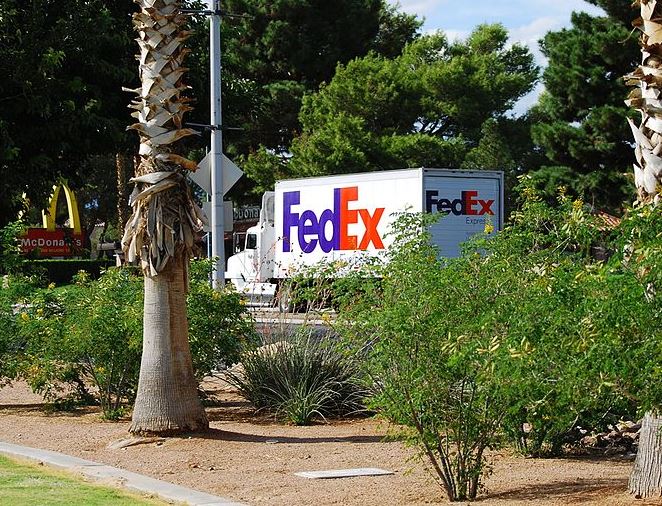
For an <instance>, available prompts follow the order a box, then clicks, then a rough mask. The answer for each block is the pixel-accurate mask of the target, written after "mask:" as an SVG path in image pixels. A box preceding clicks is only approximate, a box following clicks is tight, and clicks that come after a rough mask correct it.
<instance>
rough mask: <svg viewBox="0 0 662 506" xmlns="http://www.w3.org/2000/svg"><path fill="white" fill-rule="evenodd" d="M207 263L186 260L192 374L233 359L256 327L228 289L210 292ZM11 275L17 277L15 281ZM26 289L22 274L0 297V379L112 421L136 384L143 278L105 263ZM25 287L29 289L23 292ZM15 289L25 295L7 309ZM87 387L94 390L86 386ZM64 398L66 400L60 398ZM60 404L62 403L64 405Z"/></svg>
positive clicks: (131, 394) (200, 374)
mask: <svg viewBox="0 0 662 506" xmlns="http://www.w3.org/2000/svg"><path fill="white" fill-rule="evenodd" d="M205 265H206V264H201V265H198V264H197V263H195V262H194V263H193V265H192V269H193V272H194V275H193V276H192V280H191V285H190V292H189V300H188V312H189V320H190V322H191V323H190V332H189V337H190V341H191V352H192V356H193V364H194V371H195V374H196V377H198V379H199V380H201V379H202V378H203V377H204V376H205V375H207V374H209V372H211V371H212V370H213V369H216V368H218V367H221V366H222V365H223V364H228V363H232V362H234V361H235V360H236V359H237V357H238V352H239V348H240V346H241V344H242V343H247V342H253V341H254V336H255V328H254V325H253V322H252V320H251V319H250V318H249V317H248V315H247V311H246V308H245V306H244V305H243V304H241V301H240V298H239V296H238V295H237V294H236V293H234V292H217V291H214V290H211V289H210V288H209V287H208V285H207V283H206V281H205V280H204V279H203V278H204V276H203V275H202V274H201V273H202V272H203V271H205V270H206V269H207V267H206V266H205ZM17 279H18V278H17ZM74 279H75V281H76V284H74V285H69V286H66V287H62V288H55V287H54V285H50V286H49V287H48V288H47V289H36V290H35V289H34V287H31V288H30V289H28V287H27V285H25V281H24V280H23V278H21V279H18V281H17V282H16V283H14V282H13V278H12V282H10V283H9V285H8V287H7V288H6V289H3V290H2V291H1V292H0V294H1V295H2V296H0V323H3V322H4V323H6V325H5V326H3V328H2V329H0V378H2V377H4V378H5V379H6V380H7V379H14V378H18V377H21V378H24V379H26V380H27V381H28V383H29V384H30V385H31V387H32V388H33V390H34V391H36V392H39V393H41V394H43V395H44V397H45V398H46V399H47V400H49V401H52V402H57V403H59V404H61V405H62V404H71V403H72V402H78V401H80V400H83V401H86V402H89V401H90V399H91V398H93V399H94V400H95V401H96V402H98V403H99V404H100V405H101V407H102V409H103V411H104V416H105V417H106V418H110V419H114V418H117V417H118V416H119V415H121V414H122V412H123V403H124V402H125V401H129V402H131V401H132V400H133V398H134V395H135V391H136V388H137V382H138V374H139V369H140V356H141V351H142V313H143V307H142V299H143V282H142V277H140V276H139V275H138V273H137V271H135V270H134V269H132V268H111V269H109V270H107V271H105V272H104V273H103V274H102V275H101V277H100V278H99V279H98V280H91V279H90V276H89V275H88V274H87V273H85V272H80V273H79V274H78V275H76V276H75V277H74ZM30 292H32V293H30ZM19 293H24V294H30V296H29V297H27V298H25V299H24V301H23V303H22V304H21V305H20V309H19V312H18V314H14V311H13V310H12V304H13V303H14V301H16V298H15V297H16V296H17V295H18V294H19ZM90 383H91V384H92V385H93V387H94V388H92V389H88V385H89V384H90ZM63 395H65V399H64V400H63V399H62V396H63ZM65 401H66V402H65Z"/></svg>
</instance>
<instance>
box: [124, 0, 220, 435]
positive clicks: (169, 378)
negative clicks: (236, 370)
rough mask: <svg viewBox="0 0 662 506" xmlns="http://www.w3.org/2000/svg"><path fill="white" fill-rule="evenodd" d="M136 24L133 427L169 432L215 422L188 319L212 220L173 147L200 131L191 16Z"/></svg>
mask: <svg viewBox="0 0 662 506" xmlns="http://www.w3.org/2000/svg"><path fill="white" fill-rule="evenodd" d="M136 3H138V5H139V6H140V12H139V13H136V14H135V15H134V20H133V23H134V25H135V27H136V31H137V32H138V34H139V37H138V39H137V40H138V45H139V46H140V54H139V55H138V60H139V62H140V66H139V72H140V78H141V84H142V86H141V87H140V88H138V89H137V90H130V91H133V92H135V93H136V94H137V95H138V97H137V99H136V100H134V101H133V103H132V105H131V107H132V108H134V109H136V112H134V113H133V116H134V117H135V118H137V119H138V123H136V124H134V125H132V126H131V127H129V128H132V129H134V130H137V131H138V132H139V134H140V151H139V155H140V163H139V165H138V168H137V171H136V172H137V175H136V177H134V178H133V179H132V181H133V182H134V183H136V188H135V189H134V192H133V194H132V195H131V198H130V202H129V203H130V205H131V206H132V207H133V214H132V216H131V217H130V218H129V221H128V222H127V224H126V227H125V233H124V237H123V239H122V246H123V249H124V252H125V256H126V259H127V260H128V261H129V262H133V261H135V260H138V259H140V264H141V267H142V270H143V273H144V274H145V313H144V331H143V354H142V362H141V366H140V379H139V381H138V392H137V397H136V402H135V407H134V410H133V419H132V423H131V427H130V428H129V431H130V432H131V433H134V434H145V433H151V434H154V433H156V434H164V433H175V432H182V431H191V430H200V429H205V428H207V427H208V426H209V423H208V421H207V417H206V414H205V411H204V409H203V408H202V405H201V403H200V400H199V399H198V395H197V383H196V381H195V378H194V375H193V366H192V362H191V352H190V349H189V343H188V323H187V320H186V289H187V285H188V283H187V281H188V271H187V267H188V261H189V258H190V256H191V255H192V254H193V252H194V248H195V237H196V235H197V234H198V233H199V232H200V230H201V227H202V214H201V212H200V210H199V209H198V207H197V206H196V204H195V203H194V201H193V199H192V197H191V194H190V191H189V189H188V186H187V184H186V182H185V175H184V171H185V170H192V169H194V168H195V164H194V163H193V162H191V161H189V160H186V159H185V158H183V157H182V156H180V155H178V154H176V153H175V152H174V147H173V144H174V143H176V142H177V141H178V140H179V139H181V138H182V137H185V136H187V135H191V134H193V133H194V132H193V131H191V130H188V129H185V128H182V117H183V115H184V113H185V112H186V111H188V110H189V109H190V108H189V106H188V105H187V101H186V99H185V98H183V97H182V96H181V94H182V92H183V91H184V90H185V89H186V86H185V85H184V84H183V83H182V76H183V74H184V73H185V71H186V68H184V67H183V66H182V63H183V60H184V57H185V56H186V53H187V50H186V49H184V47H183V42H184V40H186V38H187V37H188V34H187V33H186V32H184V31H183V30H182V26H183V23H184V22H185V18H184V16H182V15H181V14H180V12H179V8H180V4H181V2H180V1H179V0H136Z"/></svg>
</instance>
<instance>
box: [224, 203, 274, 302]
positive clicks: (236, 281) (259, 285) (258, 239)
mask: <svg viewBox="0 0 662 506" xmlns="http://www.w3.org/2000/svg"><path fill="white" fill-rule="evenodd" d="M274 195H275V194H274V192H266V193H265V194H264V196H263V197H262V207H261V210H260V220H259V222H258V224H257V225H255V226H253V227H250V228H249V229H248V230H247V231H246V237H245V239H244V244H243V246H244V248H243V250H242V251H239V252H237V253H236V254H234V255H232V256H231V257H230V258H228V265H227V269H226V274H225V277H226V279H227V280H229V281H230V282H231V283H232V284H233V285H234V287H235V288H236V289H237V291H238V292H240V293H243V294H245V295H246V296H247V297H248V298H249V300H250V301H251V303H253V304H257V305H270V304H272V303H273V299H274V296H275V292H276V284H275V283H273V282H272V281H273V278H274V247H275V246H274V245H275V229H274Z"/></svg>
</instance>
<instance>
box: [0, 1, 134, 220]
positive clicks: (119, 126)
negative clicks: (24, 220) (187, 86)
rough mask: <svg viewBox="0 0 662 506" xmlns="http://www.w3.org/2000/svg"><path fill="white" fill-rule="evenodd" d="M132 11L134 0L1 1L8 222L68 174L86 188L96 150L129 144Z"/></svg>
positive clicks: (2, 168)
mask: <svg viewBox="0 0 662 506" xmlns="http://www.w3.org/2000/svg"><path fill="white" fill-rule="evenodd" d="M133 10H134V5H133V2H132V1H131V0H121V1H116V2H103V1H101V0H59V1H57V2H56V1H53V0H35V1H31V2H24V1H22V0H0V59H2V61H3V62H4V63H3V69H4V71H3V78H2V80H0V174H1V177H0V225H2V224H4V223H6V222H7V221H11V220H13V219H16V212H17V211H18V209H19V208H20V205H21V203H20V197H21V194H22V193H23V192H24V191H25V192H27V195H28V197H30V198H31V199H32V201H33V202H34V203H38V202H45V200H46V197H47V195H48V194H49V193H50V189H51V186H52V185H53V183H54V182H55V181H56V180H57V178H58V177H60V176H62V177H65V178H68V179H69V180H70V183H71V186H72V187H75V188H76V187H77V188H79V187H81V186H82V183H83V181H85V180H86V179H88V178H89V176H91V175H93V174H92V173H90V172H89V171H93V170H95V168H94V167H95V165H94V164H90V163H87V161H88V159H89V157H90V156H91V155H94V154H100V153H116V152H118V150H121V149H122V147H123V146H127V145H128V144H129V142H130V141H129V140H128V136H127V135H126V134H125V129H126V126H127V125H128V124H129V123H130V122H131V118H130V116H129V113H130V111H129V110H128V109H127V107H126V104H127V96H126V94H125V93H123V92H122V86H127V85H132V84H133V83H135V82H136V77H135V67H136V61H135V58H134V57H133V55H132V49H131V46H132V39H133V34H132V32H131V22H130V15H131V12H132V11H133ZM105 193H106V194H108V193H109V192H108V189H107V188H106V189H105ZM111 193H112V192H111Z"/></svg>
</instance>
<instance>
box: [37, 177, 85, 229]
mask: <svg viewBox="0 0 662 506" xmlns="http://www.w3.org/2000/svg"><path fill="white" fill-rule="evenodd" d="M60 189H63V190H64V196H65V197H66V199H67V210H68V211H69V222H70V223H71V227H70V228H73V229H74V234H80V233H82V227H81V224H80V216H79V215H78V201H77V200H76V195H75V194H74V192H73V191H72V190H71V189H70V188H69V187H68V186H67V185H66V184H65V183H60V184H58V185H54V186H53V194H52V195H51V200H50V202H49V203H48V210H44V211H42V212H41V219H42V223H43V227H44V228H45V229H47V230H55V214H56V212H57V199H58V197H59V196H60Z"/></svg>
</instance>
